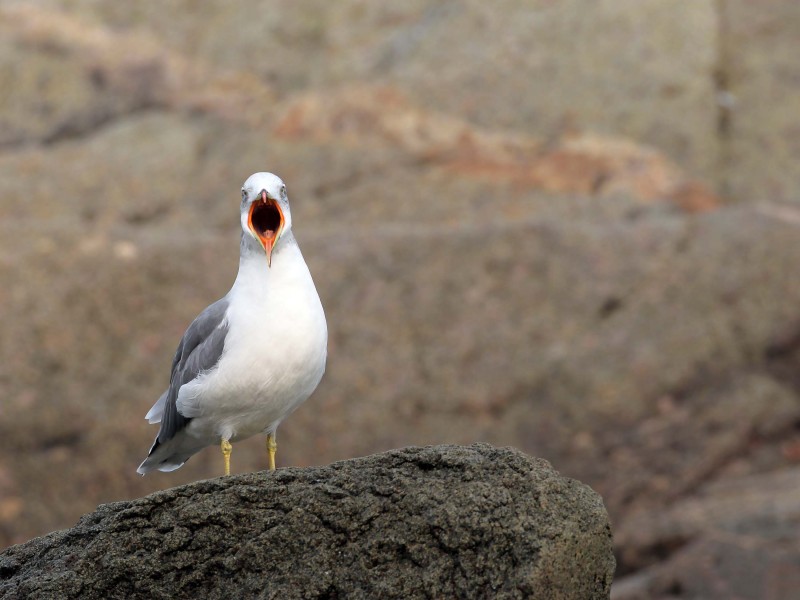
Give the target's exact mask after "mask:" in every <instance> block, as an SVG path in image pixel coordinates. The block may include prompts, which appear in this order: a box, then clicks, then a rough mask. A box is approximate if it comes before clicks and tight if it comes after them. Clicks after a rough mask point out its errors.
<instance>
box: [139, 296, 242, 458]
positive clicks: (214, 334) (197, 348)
mask: <svg viewBox="0 0 800 600" xmlns="http://www.w3.org/2000/svg"><path fill="white" fill-rule="evenodd" d="M227 310H228V300H227V299H226V298H222V299H221V300H217V301H216V302H214V304H212V305H211V306H209V307H208V308H206V309H205V310H204V311H203V312H201V313H200V314H199V315H198V316H197V318H196V319H195V320H194V321H192V324H191V325H189V328H188V329H187V330H186V333H184V334H183V338H181V341H180V343H179V344H178V349H177V350H176V351H175V357H174V358H173V359H172V374H171V376H170V379H169V388H168V389H167V391H166V392H165V394H166V398H165V402H164V414H163V416H162V417H161V429H159V430H158V437H157V438H156V441H155V443H154V444H153V447H152V448H151V449H150V454H152V453H153V451H154V450H155V449H156V448H157V447H158V445H159V444H163V443H165V442H167V441H168V440H170V439H172V438H173V437H175V434H177V433H178V432H179V431H180V430H181V429H183V428H184V427H186V425H187V423H189V421H191V419H187V418H186V417H184V416H183V415H182V414H180V413H179V412H178V408H177V406H176V404H175V403H176V401H177V399H178V390H180V389H181V386H182V385H184V384H185V383H189V382H190V381H191V380H192V379H194V378H195V377H197V376H198V375H199V374H200V373H201V372H203V371H208V370H209V369H213V368H214V367H215V366H216V364H217V363H218V362H219V357H220V356H222V350H223V349H224V347H225V337H226V336H227V334H228V326H227V324H226V323H225V322H224V321H225V311H227Z"/></svg>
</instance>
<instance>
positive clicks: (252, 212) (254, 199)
mask: <svg viewBox="0 0 800 600" xmlns="http://www.w3.org/2000/svg"><path fill="white" fill-rule="evenodd" d="M241 213H242V214H241V219H242V231H244V233H245V235H250V236H252V237H253V238H254V239H255V240H256V241H258V243H260V244H261V246H262V247H263V248H264V252H266V253H267V264H268V265H270V266H272V250H273V249H274V248H275V246H276V245H277V244H278V242H279V241H280V239H281V236H283V235H284V234H285V233H286V232H287V231H289V230H291V228H292V215H291V213H290V212H289V199H288V198H287V197H286V186H285V185H284V183H283V181H281V178H280V177H278V176H277V175H273V174H272V173H254V174H253V175H251V176H250V177H248V178H247V181H245V182H244V185H242V207H241Z"/></svg>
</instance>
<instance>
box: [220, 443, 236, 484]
mask: <svg viewBox="0 0 800 600" xmlns="http://www.w3.org/2000/svg"><path fill="white" fill-rule="evenodd" d="M219 446H220V448H222V458H223V460H224V461H225V475H230V474H231V450H233V446H231V443H230V442H229V441H228V440H222V443H221V444H220V445H219Z"/></svg>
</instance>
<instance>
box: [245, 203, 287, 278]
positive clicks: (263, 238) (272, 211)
mask: <svg viewBox="0 0 800 600" xmlns="http://www.w3.org/2000/svg"><path fill="white" fill-rule="evenodd" d="M283 223H284V219H283V211H281V207H280V206H279V205H278V203H277V202H276V201H275V200H273V199H272V198H270V197H268V196H267V192H266V191H265V190H262V191H261V196H260V197H259V198H258V200H255V201H254V202H253V203H252V204H251V205H250V214H249V215H248V217H247V225H248V226H249V227H250V231H252V232H253V235H255V236H256V237H257V238H258V241H259V242H261V245H262V246H264V252H266V253H267V265H268V266H270V267H271V266H272V248H273V247H274V246H275V242H277V241H278V237H280V235H281V231H283Z"/></svg>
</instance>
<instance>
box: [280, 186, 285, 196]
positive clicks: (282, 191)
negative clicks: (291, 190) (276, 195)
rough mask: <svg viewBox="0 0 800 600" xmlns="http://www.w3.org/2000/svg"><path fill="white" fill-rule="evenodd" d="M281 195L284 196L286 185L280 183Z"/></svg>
mask: <svg viewBox="0 0 800 600" xmlns="http://www.w3.org/2000/svg"><path fill="white" fill-rule="evenodd" d="M281 196H283V197H284V198H286V186H285V185H282V186H281Z"/></svg>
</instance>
